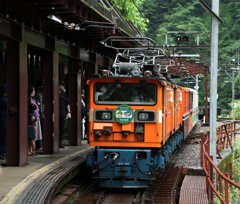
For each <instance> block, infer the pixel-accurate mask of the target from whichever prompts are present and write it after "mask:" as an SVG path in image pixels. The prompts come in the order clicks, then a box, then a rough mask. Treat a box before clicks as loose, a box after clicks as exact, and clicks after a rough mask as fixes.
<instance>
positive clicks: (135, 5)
mask: <svg viewBox="0 0 240 204" xmlns="http://www.w3.org/2000/svg"><path fill="white" fill-rule="evenodd" d="M110 2H111V3H112V4H113V5H114V6H115V7H116V8H117V9H118V11H119V12H120V13H121V14H122V15H123V17H124V18H125V19H126V20H129V21H132V22H133V23H134V25H135V26H136V27H137V28H138V29H139V30H141V31H142V32H143V33H144V34H145V36H146V37H149V38H152V39H153V40H154V41H155V42H156V45H158V46H162V45H163V44H164V43H165V35H166V31H199V32H200V43H199V44H200V45H209V46H210V44H211V15H210V14H209V13H207V12H206V11H205V10H204V9H203V8H202V7H201V5H200V4H199V3H198V2H197V1H196V0H188V1H187V0H169V1H161V0H110ZM205 3H206V4H207V5H209V7H210V8H211V4H212V0H205ZM219 17H220V18H221V19H222V20H223V22H224V23H223V24H219V45H218V46H219V64H218V66H219V67H218V70H219V72H218V101H217V104H218V108H221V109H223V110H231V102H232V82H233V80H234V82H235V97H234V98H235V102H236V103H239V105H238V106H239V108H240V100H239V99H240V76H239V74H240V71H235V73H234V74H235V77H234V79H233V78H232V74H233V70H232V68H239V70H240V66H239V65H240V62H239V51H240V49H239V48H240V29H239V27H240V1H239V0H231V1H229V0H221V1H220V5H219ZM188 36H189V38H190V41H189V44H190V45H197V44H196V34H189V35H188ZM175 37H176V34H171V35H169V36H168V43H169V45H172V44H176V43H175V42H174V41H175ZM182 51H183V54H197V53H194V52H193V51H191V52H190V53H187V52H189V50H182ZM176 52H177V51H176ZM201 54H203V55H204V56H205V57H206V58H207V59H208V60H210V49H209V48H208V49H206V48H204V49H202V50H201ZM195 60H200V62H202V61H201V60H202V59H196V58H195ZM203 63H204V61H203ZM225 70H226V71H225ZM226 72H227V73H226ZM229 75H230V76H231V78H230V77H229ZM209 78H210V76H209ZM175 82H176V83H178V84H179V85H182V86H186V87H191V88H194V86H195V80H194V79H193V78H192V77H189V78H182V79H177V80H175ZM198 83H199V85H198V86H199V89H198V91H199V106H204V104H205V101H204V100H205V77H204V76H203V75H200V76H199V82H198Z"/></svg>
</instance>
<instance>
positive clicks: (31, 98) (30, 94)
mask: <svg viewBox="0 0 240 204" xmlns="http://www.w3.org/2000/svg"><path fill="white" fill-rule="evenodd" d="M34 97H35V89H34V87H33V86H31V85H29V86H28V105H30V104H34V105H35V106H36V107H37V109H36V110H35V115H36V117H37V121H36V141H38V140H42V128H41V122H40V113H39V106H40V105H41V104H40V103H39V102H37V101H36V100H35V98H34Z"/></svg>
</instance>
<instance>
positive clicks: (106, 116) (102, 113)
mask: <svg viewBox="0 0 240 204" xmlns="http://www.w3.org/2000/svg"><path fill="white" fill-rule="evenodd" d="M93 114H94V121H107V122H112V121H113V111H111V110H110V111H109V110H94V113H93Z"/></svg>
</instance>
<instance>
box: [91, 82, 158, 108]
mask: <svg viewBox="0 0 240 204" xmlns="http://www.w3.org/2000/svg"><path fill="white" fill-rule="evenodd" d="M156 89H157V87H156V84H153V83H149V84H148V83H145V82H143V83H140V84H139V83H136V84H135V83H120V82H116V83H96V84H95V87H94V101H95V104H99V105H100V104H121V105H123V104H127V105H155V104H156V98H157V96H156V95H157V92H156Z"/></svg>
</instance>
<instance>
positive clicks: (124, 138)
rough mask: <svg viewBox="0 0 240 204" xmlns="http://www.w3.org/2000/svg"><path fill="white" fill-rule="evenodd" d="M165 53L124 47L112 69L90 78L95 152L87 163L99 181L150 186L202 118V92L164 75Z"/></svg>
mask: <svg viewBox="0 0 240 204" xmlns="http://www.w3.org/2000/svg"><path fill="white" fill-rule="evenodd" d="M107 40H109V39H107ZM107 40H106V41H105V42H104V43H105V46H110V47H111V48H112V42H111V43H108V42H107ZM111 40H112V39H111ZM141 40H142V39H141ZM147 40H149V39H147ZM109 44H110V45H109ZM148 44H149V43H148ZM166 56H167V55H166V54H165V51H164V50H163V49H160V48H155V47H151V46H142V47H134V48H120V49H117V51H116V58H115V60H114V63H113V65H112V70H102V74H101V75H96V76H94V77H93V78H91V79H90V80H88V81H87V85H88V93H89V121H88V143H89V145H90V146H94V147H95V152H94V153H93V154H90V155H88V156H87V158H86V163H87V166H88V167H89V168H91V171H92V173H93V177H94V178H98V179H99V185H100V187H107V188H146V187H147V186H148V184H149V182H151V181H152V180H154V179H156V177H158V175H159V174H160V173H161V172H163V171H164V169H165V166H166V164H167V163H168V162H169V160H170V158H171V156H172V154H173V152H174V151H175V150H177V148H178V147H179V146H181V142H182V140H185V139H186V137H187V136H188V135H189V133H190V131H191V130H192V128H193V127H194V125H195V124H196V123H197V121H198V92H197V91H196V90H194V89H190V88H186V87H182V86H179V85H176V84H175V83H173V81H172V80H170V79H167V77H165V76H164V74H163V73H162V70H163V71H164V70H166V66H168V69H169V66H171V64H172V63H173V62H171V60H168V59H166Z"/></svg>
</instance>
